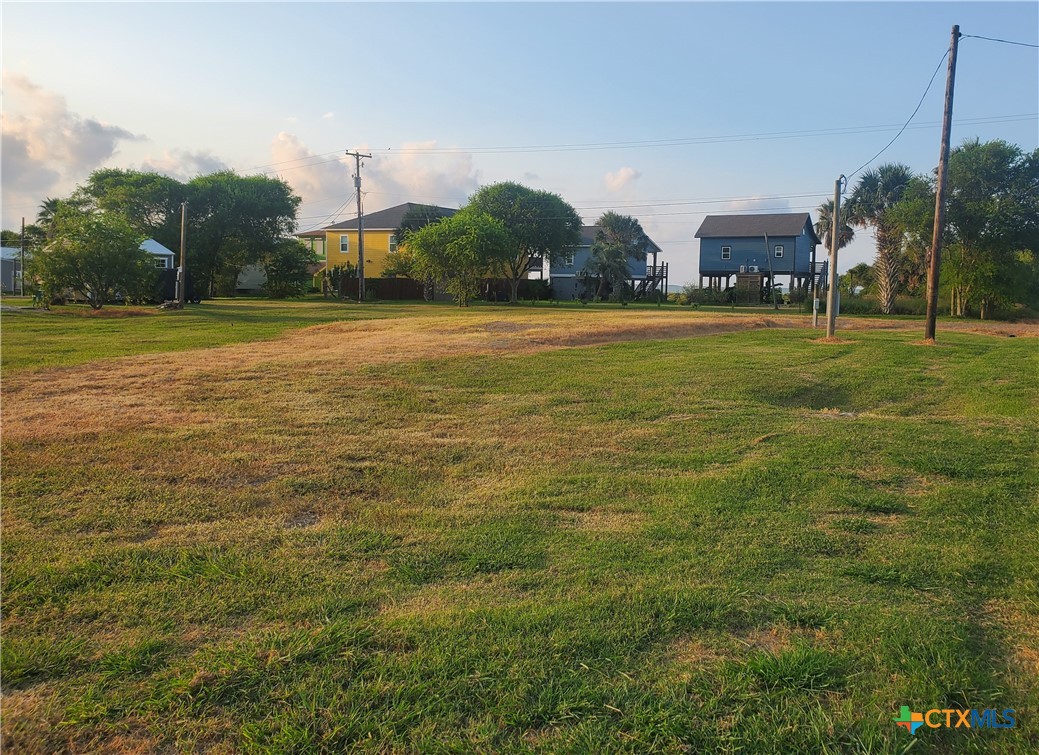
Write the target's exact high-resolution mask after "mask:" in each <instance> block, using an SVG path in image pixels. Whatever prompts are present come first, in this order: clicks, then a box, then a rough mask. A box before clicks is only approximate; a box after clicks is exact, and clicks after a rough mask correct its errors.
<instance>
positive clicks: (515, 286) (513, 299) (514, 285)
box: [509, 277, 519, 304]
mask: <svg viewBox="0 0 1039 755" xmlns="http://www.w3.org/2000/svg"><path fill="white" fill-rule="evenodd" d="M518 301H519V277H516V278H510V279H509V303H510V304H516V303H517V302H518Z"/></svg>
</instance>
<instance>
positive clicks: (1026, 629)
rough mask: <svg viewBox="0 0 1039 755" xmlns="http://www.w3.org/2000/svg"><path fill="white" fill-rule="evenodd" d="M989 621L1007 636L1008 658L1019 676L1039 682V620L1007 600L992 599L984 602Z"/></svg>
mask: <svg viewBox="0 0 1039 755" xmlns="http://www.w3.org/2000/svg"><path fill="white" fill-rule="evenodd" d="M985 613H986V615H987V617H988V619H989V621H992V622H994V623H995V624H997V625H998V626H999V627H1000V628H1001V629H1002V630H1003V631H1004V632H1005V633H1006V636H1007V640H1008V642H1009V645H1010V658H1011V661H1012V663H1013V665H1014V666H1015V667H1016V669H1017V671H1018V672H1019V673H1020V674H1021V676H1022V677H1023V678H1024V679H1025V680H1028V681H1030V682H1031V683H1032V684H1037V683H1039V621H1037V620H1036V617H1035V616H1026V615H1025V614H1024V613H1023V612H1022V611H1021V610H1020V609H1019V608H1018V607H1016V606H1013V605H1011V604H1010V603H1008V602H1007V601H1002V600H993V601H989V602H988V603H986V604H985Z"/></svg>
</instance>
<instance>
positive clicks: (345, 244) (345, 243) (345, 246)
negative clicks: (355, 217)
mask: <svg viewBox="0 0 1039 755" xmlns="http://www.w3.org/2000/svg"><path fill="white" fill-rule="evenodd" d="M339 251H340V252H342V253H343V254H349V253H350V237H349V236H340V237H339Z"/></svg>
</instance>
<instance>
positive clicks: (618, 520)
mask: <svg viewBox="0 0 1039 755" xmlns="http://www.w3.org/2000/svg"><path fill="white" fill-rule="evenodd" d="M645 520H646V517H645V515H644V514H642V513H641V512H638V511H618V510H617V509H590V510H588V511H567V512H565V513H564V515H563V523H564V526H569V527H573V528H574V529H579V530H588V531H590V532H634V531H636V530H638V529H639V528H641V526H642V524H643V523H644V522H645Z"/></svg>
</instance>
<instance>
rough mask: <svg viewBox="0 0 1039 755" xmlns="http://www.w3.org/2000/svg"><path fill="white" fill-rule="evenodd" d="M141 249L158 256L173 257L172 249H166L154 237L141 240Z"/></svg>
mask: <svg viewBox="0 0 1039 755" xmlns="http://www.w3.org/2000/svg"><path fill="white" fill-rule="evenodd" d="M141 249H143V250H144V251H146V252H150V253H151V254H154V255H156V256H158V257H175V256H176V255H175V254H174V253H173V250H172V249H167V248H166V247H164V246H163V245H162V244H160V243H159V242H158V241H156V240H155V239H145V240H144V241H142V242H141Z"/></svg>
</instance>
